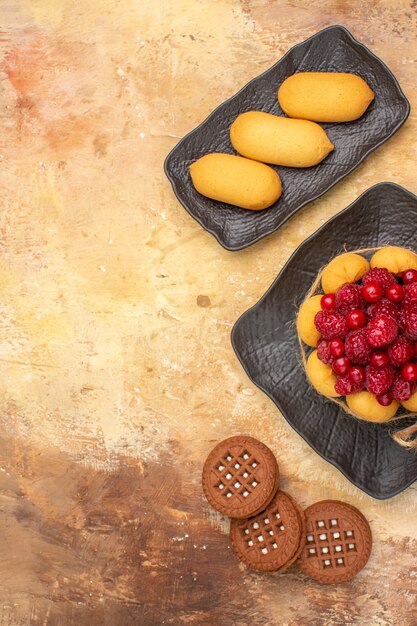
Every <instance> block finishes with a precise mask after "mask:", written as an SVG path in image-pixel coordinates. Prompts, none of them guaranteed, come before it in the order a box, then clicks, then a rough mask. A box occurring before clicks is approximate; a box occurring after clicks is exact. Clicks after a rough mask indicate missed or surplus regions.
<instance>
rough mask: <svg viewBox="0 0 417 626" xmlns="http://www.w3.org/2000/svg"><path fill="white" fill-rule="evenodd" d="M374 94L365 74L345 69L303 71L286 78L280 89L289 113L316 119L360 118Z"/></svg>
mask: <svg viewBox="0 0 417 626" xmlns="http://www.w3.org/2000/svg"><path fill="white" fill-rule="evenodd" d="M374 97H375V94H374V92H373V91H372V89H371V88H370V87H369V86H368V84H367V83H366V82H365V81H364V80H363V78H361V77H360V76H357V75H356V74H346V73H344V72H299V73H298V74H293V75H292V76H289V77H288V78H286V79H285V80H284V82H283V83H282V85H281V86H280V87H279V89H278V101H279V104H280V106H281V109H282V110H283V111H284V113H286V115H288V116H289V117H297V118H301V119H306V120H313V121H314V122H351V121H353V120H357V119H358V118H359V117H361V116H362V115H363V114H364V113H365V111H366V109H367V108H368V106H369V105H370V104H371V102H372V100H373V99H374Z"/></svg>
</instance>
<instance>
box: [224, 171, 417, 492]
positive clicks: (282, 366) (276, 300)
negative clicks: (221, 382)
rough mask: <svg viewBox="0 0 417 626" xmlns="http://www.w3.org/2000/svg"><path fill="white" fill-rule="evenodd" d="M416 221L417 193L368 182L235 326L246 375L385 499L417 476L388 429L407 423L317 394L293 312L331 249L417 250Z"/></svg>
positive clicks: (412, 456)
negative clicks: (367, 416) (367, 414)
mask: <svg viewBox="0 0 417 626" xmlns="http://www.w3.org/2000/svg"><path fill="white" fill-rule="evenodd" d="M416 224H417V197H416V196H415V195H413V194H412V193H410V192H409V191H407V190H406V189H403V188H402V187H399V186H398V185H395V184H394V183H380V184H378V185H375V186H374V187H371V188H370V189H368V190H367V191H366V192H365V193H364V194H362V195H361V196H360V197H359V198H357V200H355V201H354V202H353V203H352V204H351V205H350V206H348V207H347V208H346V209H344V210H343V211H342V212H341V213H338V214H337V215H336V216H335V217H333V218H332V219H331V220H330V221H328V222H327V223H326V224H324V225H323V226H322V227H321V228H319V230H317V231H316V232H315V233H314V234H313V235H312V236H311V237H309V238H308V239H307V240H306V241H305V242H304V243H303V244H302V245H301V246H300V247H299V248H297V250H296V251H295V252H294V254H293V255H292V257H291V258H290V259H289V261H288V262H287V264H286V265H285V267H284V268H283V269H282V271H281V272H280V273H279V274H278V276H277V278H276V279H275V282H274V283H273V284H272V285H271V287H270V288H269V290H268V291H267V292H266V294H265V295H264V296H263V297H262V298H261V299H260V300H259V302H257V304H255V305H254V306H253V307H252V308H251V309H249V310H248V311H246V313H244V314H243V315H242V316H241V317H240V318H239V319H238V320H237V322H236V324H235V326H234V327H233V330H232V344H233V347H234V349H235V352H236V354H237V356H238V358H239V360H240V362H241V363H242V365H243V367H244V369H245V371H246V373H247V374H248V376H249V378H250V379H251V380H252V381H253V382H254V383H255V384H256V385H257V386H258V387H260V388H261V389H262V390H263V391H264V392H265V393H266V394H267V395H268V396H269V397H270V398H271V399H272V400H273V401H274V402H275V404H276V405H277V406H278V408H279V409H280V411H281V413H282V415H283V416H284V417H285V419H286V420H287V422H289V424H291V426H292V427H293V428H294V430H296V431H297V432H298V433H299V434H300V435H301V436H302V437H303V438H304V439H305V440H306V441H307V443H309V444H310V446H311V447H312V448H313V449H314V450H316V452H318V453H319V454H320V456H322V457H323V458H325V459H326V460H327V461H329V462H330V463H332V464H333V465H335V466H336V467H337V468H339V470H340V471H341V472H342V473H343V474H344V475H345V476H346V477H347V478H348V479H349V480H351V481H352V482H353V483H354V484H355V485H356V486H357V487H359V488H360V489H362V490H363V491H365V492H366V493H368V494H369V495H370V496H372V497H374V498H380V499H384V498H390V497H392V496H394V495H396V494H397V493H399V492H400V491H403V490H404V489H405V488H406V487H408V486H409V485H411V483H413V482H414V481H415V480H417V454H416V453H414V452H411V451H410V450H407V449H406V448H402V447H401V446H400V445H399V444H398V443H396V442H395V441H394V440H393V439H392V438H391V436H390V430H395V429H398V428H404V427H405V426H406V425H407V423H405V421H404V420H403V421H400V422H393V423H391V424H372V423H370V422H364V421H360V420H357V419H355V418H353V417H352V416H350V415H348V414H347V413H346V412H345V411H344V410H343V409H342V408H341V407H340V406H339V405H337V404H336V403H334V402H331V401H330V400H327V399H326V398H324V396H321V395H319V394H318V393H317V392H316V391H315V390H314V389H313V387H312V386H311V385H310V383H309V382H308V380H307V377H306V374H305V371H304V368H303V366H302V364H301V358H300V347H299V343H298V338H297V330H296V326H295V320H296V315H297V311H298V308H299V306H300V304H301V302H302V301H303V300H304V298H305V296H306V294H307V292H308V291H309V289H310V287H311V285H312V284H313V281H314V280H315V278H316V276H317V274H318V273H319V271H320V269H321V268H322V267H323V266H324V265H326V264H327V263H328V262H329V261H330V260H331V259H332V258H333V257H334V256H336V255H337V254H340V253H342V252H344V251H345V249H346V250H358V249H362V248H373V247H378V246H386V245H395V246H404V247H409V248H413V249H414V250H416V251H417V238H416ZM410 423H411V422H410Z"/></svg>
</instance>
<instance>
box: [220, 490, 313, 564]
mask: <svg viewBox="0 0 417 626" xmlns="http://www.w3.org/2000/svg"><path fill="white" fill-rule="evenodd" d="M304 532H305V523H304V515H303V512H302V510H301V509H300V507H299V506H298V505H297V503H296V502H295V501H294V499H293V498H291V496H289V495H288V494H287V493H285V492H284V491H278V493H277V494H276V495H275V497H274V498H273V500H272V501H271V502H270V503H269V505H268V506H267V507H266V509H265V510H264V511H261V512H260V513H258V514H257V515H254V516H253V517H250V518H248V519H245V520H240V519H239V520H237V519H233V520H232V522H231V525H230V540H231V543H232V546H233V549H234V551H235V552H236V554H237V556H238V557H239V559H240V560H241V561H243V562H244V563H246V565H249V566H250V567H252V568H253V569H256V570H259V571H261V572H276V571H278V570H281V571H282V570H284V569H287V567H289V566H290V565H292V563H293V562H294V561H295V559H296V557H297V556H298V554H299V552H300V548H302V542H303V540H304V537H305V536H303V533H304Z"/></svg>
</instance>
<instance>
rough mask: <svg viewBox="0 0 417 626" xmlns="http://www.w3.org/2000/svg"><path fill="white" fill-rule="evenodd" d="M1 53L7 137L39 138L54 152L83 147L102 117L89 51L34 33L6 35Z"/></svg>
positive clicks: (84, 46) (37, 30) (89, 48)
mask: <svg viewBox="0 0 417 626" xmlns="http://www.w3.org/2000/svg"><path fill="white" fill-rule="evenodd" d="M12 41H13V43H11V42H12ZM4 48H5V52H4V55H3V58H2V59H1V61H0V71H1V72H3V73H4V75H5V80H7V81H8V82H9V88H10V90H11V94H9V98H10V96H11V97H12V101H13V98H14V105H12V106H13V114H12V119H13V120H14V122H15V123H14V125H13V126H9V128H8V132H9V133H12V134H14V135H15V137H14V138H15V139H17V140H22V139H25V140H26V139H27V138H28V136H30V135H32V136H33V137H38V138H41V139H42V140H46V142H47V144H48V145H49V146H50V147H52V148H55V149H62V148H73V147H77V146H80V145H81V144H83V143H84V142H85V141H86V139H87V138H88V136H89V134H90V132H91V130H92V127H95V126H96V125H97V117H98V116H100V115H101V113H100V110H99V108H98V107H97V106H96V105H97V102H96V99H95V96H96V86H97V84H99V82H100V81H99V80H97V79H96V74H95V72H94V71H93V67H94V65H95V61H94V49H93V47H92V46H89V45H88V44H85V43H82V42H76V41H65V40H64V39H61V38H58V37H56V36H50V35H48V34H46V33H45V32H44V31H42V30H41V29H40V28H32V29H25V30H21V31H18V32H14V33H13V34H9V38H8V41H6V42H5V44H4ZM16 135H17V136H16Z"/></svg>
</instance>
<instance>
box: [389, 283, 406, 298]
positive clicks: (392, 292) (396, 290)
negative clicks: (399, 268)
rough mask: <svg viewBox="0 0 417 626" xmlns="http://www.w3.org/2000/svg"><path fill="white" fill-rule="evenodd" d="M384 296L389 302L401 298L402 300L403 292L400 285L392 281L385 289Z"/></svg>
mask: <svg viewBox="0 0 417 626" xmlns="http://www.w3.org/2000/svg"><path fill="white" fill-rule="evenodd" d="M385 296H386V298H388V300H391V302H401V300H404V296H405V292H404V289H403V288H402V287H401V285H399V284H398V283H394V284H392V285H391V287H388V289H387V290H386V291H385Z"/></svg>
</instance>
